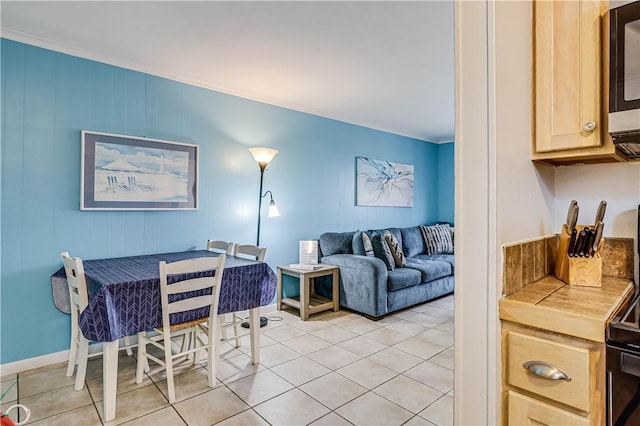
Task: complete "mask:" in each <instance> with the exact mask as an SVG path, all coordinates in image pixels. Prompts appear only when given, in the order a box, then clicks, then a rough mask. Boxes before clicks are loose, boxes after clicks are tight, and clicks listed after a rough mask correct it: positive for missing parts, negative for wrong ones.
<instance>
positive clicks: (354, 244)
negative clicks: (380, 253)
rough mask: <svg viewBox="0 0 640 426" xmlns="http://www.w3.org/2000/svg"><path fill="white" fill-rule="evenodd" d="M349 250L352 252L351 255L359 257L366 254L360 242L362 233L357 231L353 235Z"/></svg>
mask: <svg viewBox="0 0 640 426" xmlns="http://www.w3.org/2000/svg"><path fill="white" fill-rule="evenodd" d="M351 249H352V250H353V254H357V255H360V256H364V255H365V254H366V252H365V250H364V244H363V241H362V231H360V230H358V231H356V232H354V233H353V239H352V240H351Z"/></svg>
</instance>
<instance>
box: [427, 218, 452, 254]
mask: <svg viewBox="0 0 640 426" xmlns="http://www.w3.org/2000/svg"><path fill="white" fill-rule="evenodd" d="M420 231H422V236H423V238H424V244H425V251H424V253H425V254H440V253H448V254H450V253H453V242H452V241H451V232H450V231H449V225H440V224H436V225H431V226H420Z"/></svg>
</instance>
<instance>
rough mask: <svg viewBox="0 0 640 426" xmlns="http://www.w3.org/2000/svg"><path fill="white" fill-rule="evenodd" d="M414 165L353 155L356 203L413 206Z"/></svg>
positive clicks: (361, 204) (362, 204)
mask: <svg viewBox="0 0 640 426" xmlns="http://www.w3.org/2000/svg"><path fill="white" fill-rule="evenodd" d="M413 183H414V176H413V165H411V164H402V163H393V162H391V161H384V160H374V159H372V158H366V157H356V205H358V206H390V207H413Z"/></svg>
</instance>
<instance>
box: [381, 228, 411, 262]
mask: <svg viewBox="0 0 640 426" xmlns="http://www.w3.org/2000/svg"><path fill="white" fill-rule="evenodd" d="M383 236H384V239H385V240H386V241H387V244H388V245H389V250H391V255H392V256H393V260H394V261H395V264H396V266H398V267H400V268H404V267H405V266H407V258H406V257H405V256H404V252H403V251H402V247H400V244H399V243H398V239H397V238H396V236H395V235H393V234H392V233H391V232H390V231H389V230H385V231H384V234H383Z"/></svg>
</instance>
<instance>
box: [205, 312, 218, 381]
mask: <svg viewBox="0 0 640 426" xmlns="http://www.w3.org/2000/svg"><path fill="white" fill-rule="evenodd" d="M219 335H220V323H219V322H218V321H217V319H216V321H215V324H209V336H208V337H209V341H208V342H207V345H208V348H207V373H208V374H207V382H208V385H209V387H210V388H212V387H214V386H215V385H216V372H217V369H218V368H217V367H218V359H219V358H220V341H219V340H217V339H216V338H215V336H219Z"/></svg>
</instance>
